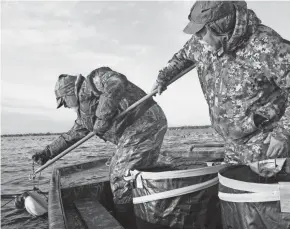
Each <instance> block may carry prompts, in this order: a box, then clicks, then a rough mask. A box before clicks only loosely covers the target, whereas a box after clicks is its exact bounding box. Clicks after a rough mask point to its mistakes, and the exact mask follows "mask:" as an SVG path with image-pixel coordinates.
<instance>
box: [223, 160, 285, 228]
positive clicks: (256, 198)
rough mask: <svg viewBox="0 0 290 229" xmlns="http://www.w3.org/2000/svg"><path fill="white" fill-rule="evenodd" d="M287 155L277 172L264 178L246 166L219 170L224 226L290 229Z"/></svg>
mask: <svg viewBox="0 0 290 229" xmlns="http://www.w3.org/2000/svg"><path fill="white" fill-rule="evenodd" d="M289 166H290V159H287V160H286V162H285V163H284V165H283V167H282V170H281V171H280V172H278V173H277V174H276V175H274V176H272V177H270V178H266V177H262V176H259V175H258V174H257V173H255V172H253V171H252V170H251V168H250V167H249V166H246V165H235V166H230V167H227V168H225V169H223V170H221V171H220V172H219V182H220V184H219V198H220V200H221V212H222V224H223V228H224V229H290V196H289V194H290V182H289V181H290V169H289Z"/></svg>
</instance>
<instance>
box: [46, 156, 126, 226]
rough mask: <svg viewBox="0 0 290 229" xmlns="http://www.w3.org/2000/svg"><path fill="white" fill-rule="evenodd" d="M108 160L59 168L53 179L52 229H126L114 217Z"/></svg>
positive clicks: (54, 171)
mask: <svg viewBox="0 0 290 229" xmlns="http://www.w3.org/2000/svg"><path fill="white" fill-rule="evenodd" d="M106 161H107V159H99V160H94V161H90V162H85V163H81V164H76V165H71V166H67V167H61V168H55V169H54V170H53V173H52V178H51V181H50V189H49V197H48V200H49V202H48V218H49V228H51V229H83V228H89V229H90V228H99V229H105V228H106V229H122V228H123V227H122V226H121V225H120V224H119V222H118V221H117V220H116V219H115V218H114V204H113V196H112V192H111V189H110V183H109V177H108V174H109V173H108V169H109V167H108V166H107V165H106Z"/></svg>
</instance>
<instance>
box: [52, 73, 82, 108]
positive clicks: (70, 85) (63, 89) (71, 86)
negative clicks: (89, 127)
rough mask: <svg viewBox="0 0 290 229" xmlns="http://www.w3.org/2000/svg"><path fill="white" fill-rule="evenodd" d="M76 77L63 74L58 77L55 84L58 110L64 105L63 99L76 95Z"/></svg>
mask: <svg viewBox="0 0 290 229" xmlns="http://www.w3.org/2000/svg"><path fill="white" fill-rule="evenodd" d="M76 80H77V77H76V76H71V75H65V74H62V75H60V76H59V77H58V80H57V82H56V84H55V88H54V92H55V96H56V102H57V108H59V107H61V106H62V105H63V103H64V99H63V97H64V96H65V95H74V94H75V82H76Z"/></svg>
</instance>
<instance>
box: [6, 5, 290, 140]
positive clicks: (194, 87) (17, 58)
mask: <svg viewBox="0 0 290 229" xmlns="http://www.w3.org/2000/svg"><path fill="white" fill-rule="evenodd" d="M1 4H2V10H1V11H2V12H1V13H2V16H1V19H2V22H1V23H2V24H1V26H2V28H1V32H2V36H1V39H2V41H1V49H2V50H1V57H2V58H1V65H2V72H1V84H2V85H1V89H2V92H1V130H2V134H7V133H33V132H64V131H67V130H69V129H70V127H71V126H72V125H73V122H74V120H75V118H76V114H75V113H74V112H73V111H71V110H68V109H63V108H62V109H55V107H56V102H55V96H54V85H55V82H56V79H57V77H58V75H60V74H62V73H67V74H79V73H81V74H83V75H87V74H88V73H89V72H90V71H92V70H93V69H95V68H97V67H101V66H109V67H111V68H112V69H114V70H116V71H119V72H121V73H123V74H125V75H126V76H127V78H128V79H129V80H130V81H132V82H133V83H135V84H137V85H138V86H140V87H141V88H142V89H144V90H145V91H146V92H149V91H150V89H151V87H152V84H153V83H154V81H155V79H156V77H157V75H158V71H159V70H160V69H161V68H162V67H163V66H164V65H165V64H166V62H167V61H168V60H169V59H170V58H171V57H172V55H173V54H174V53H175V52H177V51H178V50H179V49H180V48H181V47H182V46H183V44H184V43H185V42H186V41H187V40H188V39H189V38H190V36H189V35H187V34H184V33H183V32H182V30H183V28H184V27H185V26H186V24H187V15H188V14H189V9H190V7H191V6H192V4H193V1H168V2H164V1H162V2H156V1H150V2H148V1H147V2H139V1H127V2H120V1H118V2H111V1H110V2H107V1H106V2H100V1H89V2H76V1H64V2H59V1H41V2H40V1H38V2H15V1H8V2H4V3H3V2H2V3H1ZM248 7H249V8H251V9H253V10H254V11H255V12H256V13H257V15H258V17H260V19H261V20H262V22H263V23H264V24H266V25H268V26H270V27H272V28H273V29H275V30H276V31H277V32H278V33H280V35H282V36H283V37H284V38H285V39H288V40H290V26H289V22H290V2H276V1H275V2H274V1H271V2H261V1H259V2H253V1H251V2H248ZM156 100H157V101H158V102H159V104H160V105H161V106H162V108H163V109H164V111H165V113H166V116H167V119H168V122H169V125H170V126H181V125H207V124H210V122H209V116H208V108H207V104H206V102H205V100H204V97H203V94H202V92H201V89H200V85H199V81H198V79H197V75H196V70H193V71H191V72H190V73H188V74H187V75H185V76H184V77H183V78H181V79H180V80H179V81H178V82H176V83H174V84H173V85H172V86H170V87H169V88H168V90H167V91H166V92H164V93H163V94H162V96H160V97H157V98H156Z"/></svg>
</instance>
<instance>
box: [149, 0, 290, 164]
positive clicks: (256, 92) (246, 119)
mask: <svg viewBox="0 0 290 229" xmlns="http://www.w3.org/2000/svg"><path fill="white" fill-rule="evenodd" d="M189 20H190V22H189V24H188V25H187V27H186V28H185V29H184V32H185V33H189V34H193V36H192V37H191V38H190V40H189V41H188V42H187V43H186V44H185V45H184V47H183V48H182V49H181V50H180V51H179V52H177V53H176V54H175V55H174V56H173V58H172V59H171V60H170V61H169V62H168V64H167V65H166V67H164V68H163V69H162V70H160V72H159V75H158V78H157V81H156V83H155V85H154V89H155V88H158V91H159V93H161V92H162V91H163V90H165V89H166V87H165V85H166V84H167V82H168V81H169V80H170V79H172V78H173V77H174V76H175V75H176V74H178V73H179V72H181V71H182V70H184V69H186V68H187V67H189V66H191V65H196V68H197V73H198V77H199V81H200V84H201V87H202V90H203V93H204V96H205V98H206V101H207V103H208V106H209V114H210V119H211V122H212V126H213V127H214V129H215V130H216V131H217V132H218V133H219V134H220V135H221V136H222V138H223V139H224V141H225V161H227V162H232V163H248V162H253V161H258V160H262V159H266V158H276V157H286V156H289V149H290V147H289V146H290V43H289V41H287V40H285V39H283V38H282V37H281V36H280V35H279V34H278V33H277V32H275V31H274V30H273V29H271V28H269V27H267V26H265V25H263V24H261V21H260V20H259V19H258V18H257V16H256V14H255V13H254V12H253V11H252V10H250V9H247V4H246V2H244V1H237V2H231V1H224V2H223V1H197V2H196V3H195V4H194V5H193V7H192V8H191V12H190V15H189Z"/></svg>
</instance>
